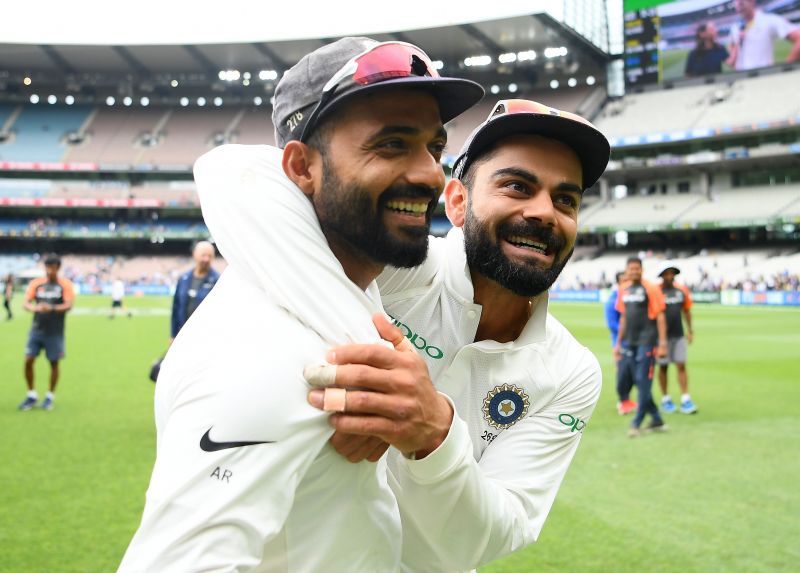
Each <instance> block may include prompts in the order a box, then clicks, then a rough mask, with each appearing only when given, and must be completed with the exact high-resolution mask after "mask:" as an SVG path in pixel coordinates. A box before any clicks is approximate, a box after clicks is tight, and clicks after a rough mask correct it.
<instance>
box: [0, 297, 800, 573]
mask: <svg viewBox="0 0 800 573" xmlns="http://www.w3.org/2000/svg"><path fill="white" fill-rule="evenodd" d="M20 298H21V297H20V296H17V298H16V300H15V303H17V317H16V318H15V319H14V320H13V321H11V322H0V348H2V349H3V352H2V354H0V380H2V384H0V427H2V436H3V439H2V441H0V460H2V463H0V483H2V488H1V489H0V514H2V518H0V572H14V573H68V572H75V573H77V572H80V573H87V572H110V571H114V570H116V566H117V565H118V563H119V561H120V559H121V557H122V554H123V552H124V551H125V548H126V546H127V544H128V542H129V540H130V538H131V536H132V535H133V532H134V531H135V529H136V527H137V525H138V522H139V518H140V516H141V511H142V507H143V502H144V492H145V489H146V487H147V483H148V480H149V475H150V470H151V467H152V463H153V459H154V445H155V444H154V435H155V434H154V428H153V422H152V394H153V384H152V383H151V382H150V381H149V380H148V379H147V377H146V374H147V371H148V369H149V366H150V363H151V362H152V360H153V359H155V358H156V357H157V356H158V355H159V354H160V353H161V352H162V351H163V350H164V348H165V346H166V342H167V335H168V327H167V324H168V316H167V310H168V307H169V300H168V299H165V298H146V299H138V300H132V301H130V304H131V306H132V307H133V308H135V310H136V311H138V312H140V313H141V314H137V315H136V316H134V318H132V319H127V318H124V317H118V318H117V319H115V320H113V321H112V320H109V319H108V318H107V317H106V315H105V314H103V313H105V310H106V308H107V307H108V305H109V301H108V299H105V298H93V297H83V298H81V299H79V302H78V306H77V308H76V310H75V312H74V313H73V314H72V315H71V316H69V318H68V325H67V333H68V336H67V353H68V359H67V360H66V361H65V362H64V363H63V375H62V381H61V385H60V387H59V392H58V393H57V400H56V407H55V409H54V410H53V411H51V412H45V411H42V410H34V411H30V412H18V411H17V410H16V406H17V404H18V403H19V402H20V401H21V400H22V398H23V396H24V382H23V378H22V353H23V348H24V342H25V335H26V332H27V328H28V326H29V324H30V316H29V315H27V314H26V313H24V312H22V311H21V310H20V309H19V308H18V307H19V303H20V300H19V299H20ZM552 310H553V312H554V314H555V315H556V316H557V317H559V318H560V319H561V320H562V321H563V322H564V323H565V324H566V325H567V326H568V327H569V328H570V329H571V330H572V331H573V333H575V335H576V336H577V337H578V338H579V339H580V340H581V341H582V342H584V343H585V344H586V345H588V346H589V347H590V348H592V349H593V350H594V351H595V353H596V354H597V356H598V358H599V359H600V361H601V364H602V365H603V370H604V374H605V382H604V388H603V393H602V396H601V399H600V403H599V405H598V407H597V411H596V412H595V415H594V417H593V418H592V421H591V422H590V424H589V426H588V427H587V429H586V433H585V436H584V439H583V444H582V445H581V448H580V450H579V451H578V454H577V456H576V458H575V461H574V463H573V464H572V467H571V468H570V471H569V473H568V474H567V477H566V480H565V482H564V484H563V486H562V488H561V491H560V493H559V495H558V498H557V500H556V503H555V505H554V507H553V510H552V512H551V514H550V517H549V519H548V521H547V524H546V525H545V528H544V531H543V532H542V535H541V537H540V539H539V542H538V543H537V544H535V545H533V546H531V547H529V548H528V549H526V550H524V551H522V552H520V553H518V554H516V555H512V556H510V557H508V558H507V559H505V560H502V561H499V562H497V563H494V564H491V565H489V566H487V567H484V568H483V569H482V572H487V573H488V572H492V573H500V572H528V571H537V572H553V573H556V572H558V573H563V572H564V571H581V572H598V573H599V572H603V573H607V572H637V573H638V572H641V571H647V572H648V573H656V572H673V571H680V572H682V573H689V572H720V571H730V572H740V571H746V572H748V573H755V572H767V571H787V572H788V571H797V570H798V568H800V543H798V541H797V540H798V537H799V536H800V520H798V518H797V516H798V514H800V487H798V485H797V476H798V475H800V455H798V454H800V447H798V444H799V443H800V442H798V432H799V431H800V421H798V407H797V405H798V404H799V403H800V374H798V373H799V372H800V309H772V308H726V307H709V306H696V307H695V325H696V336H697V339H696V342H695V344H694V345H693V346H692V347H691V348H690V367H689V374H690V385H691V389H692V394H693V397H694V399H695V401H696V402H697V404H698V406H699V408H700V413H699V414H697V415H695V416H682V415H679V414H674V415H672V416H671V417H669V418H668V423H669V424H670V428H671V429H670V432H669V433H667V434H664V435H648V436H645V437H642V438H639V439H637V440H630V439H628V438H627V437H626V435H625V430H626V427H627V422H628V421H629V419H627V418H626V419H623V418H621V417H620V416H618V415H617V414H616V412H615V409H614V403H615V393H614V381H613V372H612V362H611V355H610V348H609V340H608V335H607V333H606V330H605V327H604V325H603V319H602V309H601V307H600V306H599V305H590V304H561V305H553V309H552ZM37 377H38V378H37V380H38V384H37V386H38V388H39V390H40V393H41V392H42V391H44V389H45V380H46V378H47V367H46V364H45V361H44V359H43V358H40V360H39V362H38V364H37ZM671 387H672V388H673V389H674V390H675V391H673V397H676V395H677V384H676V383H675V382H674V380H673V381H671Z"/></svg>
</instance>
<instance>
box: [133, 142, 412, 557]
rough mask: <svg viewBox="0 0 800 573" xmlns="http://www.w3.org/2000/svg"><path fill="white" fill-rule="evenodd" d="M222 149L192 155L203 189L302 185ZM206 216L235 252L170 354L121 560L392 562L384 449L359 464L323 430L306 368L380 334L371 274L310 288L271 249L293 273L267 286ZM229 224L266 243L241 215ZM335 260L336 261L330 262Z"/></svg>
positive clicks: (397, 541) (394, 542)
mask: <svg viewBox="0 0 800 573" xmlns="http://www.w3.org/2000/svg"><path fill="white" fill-rule="evenodd" d="M214 157H216V156H214ZM222 160H223V161H222V163H221V164H220V163H214V162H213V161H210V160H208V158H206V159H201V160H200V161H199V162H198V164H197V165H196V167H195V174H196V178H197V183H198V190H199V193H200V196H201V198H203V197H205V196H206V195H208V194H212V195H213V194H221V193H225V192H226V190H227V189H236V190H237V192H241V193H244V194H245V196H249V194H252V193H255V192H263V193H268V192H275V193H276V196H278V197H287V201H289V202H290V203H291V202H292V201H293V200H294V199H296V198H293V197H292V195H291V193H293V192H295V191H296V192H298V193H299V190H297V189H296V188H293V189H289V190H288V191H286V190H281V192H278V191H275V190H274V187H275V186H274V185H273V188H271V189H263V188H260V187H258V186H257V183H258V182H260V181H261V180H262V179H263V177H262V176H261V175H263V174H261V175H258V170H259V167H258V166H255V167H251V166H245V165H242V164H241V163H240V164H235V163H234V162H232V161H228V158H225V157H223V158H222ZM253 185H256V186H255V187H254V186H253ZM223 202H224V201H223ZM293 205H295V206H297V207H298V211H297V212H295V215H297V216H298V217H300V219H302V218H303V217H311V218H312V219H313V220H316V219H315V217H314V215H313V210H312V209H311V206H310V203H308V201H307V200H306V199H305V198H304V197H301V198H299V201H294V203H293ZM248 214H249V213H246V214H245V215H248ZM206 221H207V222H208V223H209V227H210V228H211V229H212V232H214V235H215V236H217V237H218V240H219V239H223V240H222V241H221V242H220V244H219V246H220V250H221V252H222V254H223V255H224V256H225V257H226V258H227V257H230V258H229V259H228V260H229V261H230V262H231V264H230V265H229V267H228V269H226V270H225V272H224V273H223V274H222V277H221V278H220V280H219V282H218V283H217V285H216V286H215V288H214V290H213V291H212V292H211V293H210V294H209V295H208V297H207V298H206V299H205V300H204V301H203V303H202V304H201V305H200V306H199V307H198V309H197V310H196V311H195V312H194V313H193V314H192V316H191V318H190V319H189V320H188V322H187V323H186V325H185V326H184V327H183V328H182V329H181V332H180V334H179V335H178V337H177V338H176V339H175V342H174V343H173V345H172V346H171V348H170V350H169V352H168V354H167V357H166V359H165V360H164V362H163V364H162V367H161V373H160V375H159V379H158V383H157V385H156V394H155V419H156V428H157V459H156V463H155V467H154V469H153V474H152V478H151V481H150V487H149V489H148V490H147V498H146V505H145V509H144V515H143V517H142V522H141V525H140V527H139V529H138V531H137V532H136V535H135V536H134V538H133V540H132V541H131V544H130V546H129V547H128V550H127V552H126V554H125V557H124V559H123V561H122V564H121V566H120V569H119V571H121V572H125V573H128V572H141V573H155V572H160V571H163V572H168V573H173V572H181V573H189V572H195V571H196V572H200V571H203V572H207V571H215V572H237V573H238V572H245V571H247V572H267V571H269V572H270V573H272V572H283V571H290V572H315V571H330V572H343V573H345V572H353V571H365V572H366V571H381V572H383V571H396V570H397V569H398V568H399V559H400V545H401V538H402V533H401V526H400V517H399V512H398V508H397V503H396V501H395V498H394V495H393V494H392V492H391V490H390V489H389V486H388V483H387V479H386V461H385V459H384V460H382V461H381V462H379V463H378V464H370V463H361V464H351V463H349V462H348V461H347V460H346V459H344V458H342V457H341V456H339V455H338V454H337V453H336V452H335V451H334V450H333V449H332V448H331V447H330V445H329V444H328V439H329V438H330V436H331V434H332V432H333V429H332V428H331V427H330V425H329V424H328V421H327V417H328V416H327V414H326V413H324V412H321V411H320V410H317V409H315V408H313V407H311V406H310V405H309V404H308V402H307V394H308V391H309V389H310V387H309V386H308V384H307V383H306V382H305V380H304V378H303V369H304V367H305V366H306V365H307V364H312V363H320V362H321V361H323V360H324V356H325V353H326V352H327V351H328V349H329V348H330V347H331V346H334V345H337V344H343V343H346V342H354V341H360V342H376V341H377V340H378V336H377V333H376V332H375V329H374V326H373V325H372V323H371V318H370V317H371V315H372V313H374V312H380V311H381V307H380V302H379V295H378V292H377V289H376V287H375V286H374V283H373V285H372V286H371V287H370V289H368V292H366V293H365V292H364V291H361V290H360V289H358V288H357V287H355V288H354V289H353V288H351V286H352V287H354V286H355V285H352V283H350V285H348V284H347V282H349V281H347V282H345V281H346V277H345V276H344V273H343V271H342V270H341V267H339V269H338V272H340V273H341V277H340V280H338V281H331V280H330V279H329V278H328V279H327V281H328V282H330V283H334V282H335V283H336V284H332V286H331V288H330V289H329V290H328V292H327V295H329V296H330V298H328V297H326V293H325V292H315V296H314V297H313V298H306V297H307V294H308V292H307V291H306V290H304V287H307V288H308V289H311V288H312V287H314V289H313V290H316V287H317V286H318V285H316V284H309V285H298V284H290V283H288V282H287V281H288V280H290V274H289V273H287V272H286V269H284V268H281V261H277V260H276V261H272V262H270V265H269V266H270V268H271V269H272V270H273V271H275V272H276V273H278V274H277V275H276V276H278V277H281V276H285V277H286V279H285V280H279V281H277V283H275V284H269V285H266V286H259V285H257V284H256V283H255V282H254V280H251V279H253V277H251V276H248V275H247V274H246V273H244V272H240V271H239V269H238V268H237V264H236V262H237V260H238V259H237V257H236V256H235V253H233V252H231V251H229V249H228V244H229V243H232V244H234V245H236V242H235V240H233V239H232V238H231V237H227V236H226V235H225V233H224V231H223V230H219V229H218V228H217V226H216V222H217V220H216V219H215V218H214V216H213V215H212V216H211V217H208V218H207V219H206ZM238 222H239V221H233V223H238ZM254 222H257V223H258V224H257V225H256V231H257V232H262V231H263V229H264V227H262V225H263V226H265V227H266V228H267V229H269V230H275V231H278V228H279V225H277V224H276V221H274V220H273V219H272V218H271V214H270V213H269V212H266V213H265V212H261V213H259V214H258V219H257V220H254ZM309 228H310V227H309ZM218 230H219V233H218V232H217V231H218ZM242 232H243V229H242ZM315 233H318V234H319V236H321V231H319V230H318V229H317V230H316V231H314V230H311V231H309V232H308V233H306V235H302V234H295V236H294V244H295V247H296V248H298V249H299V250H300V252H302V250H303V244H304V240H313V241H317V242H319V237H318V236H316V235H315ZM234 235H235V236H236V237H237V238H244V239H247V240H246V241H245V242H244V243H243V244H245V245H247V244H250V245H251V246H252V247H254V248H255V247H257V243H258V240H254V241H253V242H252V243H249V240H250V239H253V237H247V236H243V235H242V233H240V231H239V229H238V228H237V227H236V226H234ZM225 238H227V239H231V240H230V241H225V240H224V239H225ZM269 239H270V236H269V231H268V232H267V234H266V235H265V237H264V240H266V241H269ZM322 241H323V242H324V238H323V239H322ZM247 254H248V256H259V255H260V253H259V252H258V251H257V250H252V251H251V250H248V251H247ZM265 254H266V253H265ZM328 256H330V257H332V256H333V255H332V254H329V255H328ZM334 260H335V259H334ZM295 263H296V258H294V257H293V258H291V260H290V261H289V263H288V264H289V266H294V265H295ZM329 270H330V271H331V272H333V273H336V272H337V271H336V267H335V265H331V266H330V267H329ZM317 276H318V277H321V276H322V273H321V272H320V273H318V275H317ZM353 291H355V292H353ZM333 305H335V306H337V308H339V309H341V310H342V312H345V313H347V315H348V316H349V319H348V320H345V321H343V322H340V323H338V324H332V325H323V326H321V327H319V328H317V329H315V328H313V327H311V326H309V323H308V322H307V321H306V317H307V316H311V317H313V316H315V315H316V313H317V311H318V310H319V308H325V307H328V306H333ZM243 442H245V443H243Z"/></svg>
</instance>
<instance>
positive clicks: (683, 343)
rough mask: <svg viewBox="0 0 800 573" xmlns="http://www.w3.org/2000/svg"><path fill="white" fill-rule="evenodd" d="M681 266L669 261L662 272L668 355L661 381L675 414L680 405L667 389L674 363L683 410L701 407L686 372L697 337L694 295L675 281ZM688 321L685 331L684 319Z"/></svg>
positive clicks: (661, 363)
mask: <svg viewBox="0 0 800 573" xmlns="http://www.w3.org/2000/svg"><path fill="white" fill-rule="evenodd" d="M680 272H681V271H680V269H679V268H678V267H676V266H675V265H673V264H670V263H667V264H666V265H665V266H664V268H663V269H662V270H661V272H660V273H659V275H658V276H659V277H661V292H662V293H663V295H664V303H665V304H666V310H665V311H664V315H665V317H666V321H667V355H666V356H664V357H663V358H659V359H658V385H659V386H660V387H661V394H662V397H661V408H662V409H663V410H664V412H666V413H667V414H672V413H673V412H675V410H676V409H677V408H676V406H675V404H674V403H673V402H672V398H670V396H669V392H668V391H667V369H668V368H669V365H670V364H674V365H675V367H676V368H677V369H678V386H680V389H681V408H680V411H681V413H682V414H695V413H696V412H697V407H696V406H695V405H694V402H692V397H691V396H690V395H689V382H688V376H687V374H686V355H687V353H688V348H689V344H691V343H692V340H693V339H694V330H693V328H692V311H691V308H692V295H691V294H690V293H689V289H688V288H686V287H685V286H684V285H682V284H678V283H676V282H675V275H677V274H678V273H680ZM684 321H685V322H686V331H685V333H684V328H683V323H684Z"/></svg>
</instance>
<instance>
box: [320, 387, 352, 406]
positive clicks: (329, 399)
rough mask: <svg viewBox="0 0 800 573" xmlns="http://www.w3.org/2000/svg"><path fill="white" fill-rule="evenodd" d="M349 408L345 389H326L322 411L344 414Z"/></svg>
mask: <svg viewBox="0 0 800 573" xmlns="http://www.w3.org/2000/svg"><path fill="white" fill-rule="evenodd" d="M346 407H347V390H345V389H344V388H325V395H324V397H323V399H322V409H323V410H325V411H326V412H344V411H345V408H346Z"/></svg>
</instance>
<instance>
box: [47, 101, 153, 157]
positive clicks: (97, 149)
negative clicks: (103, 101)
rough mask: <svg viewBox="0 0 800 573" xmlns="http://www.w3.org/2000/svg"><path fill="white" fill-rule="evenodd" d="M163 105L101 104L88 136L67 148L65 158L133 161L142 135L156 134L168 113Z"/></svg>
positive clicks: (139, 146)
mask: <svg viewBox="0 0 800 573" xmlns="http://www.w3.org/2000/svg"><path fill="white" fill-rule="evenodd" d="M165 113H166V110H165V109H163V108H160V109H159V108H123V109H112V108H97V109H95V113H94V115H93V118H92V119H91V122H90V123H89V125H88V126H87V128H86V130H85V131H86V138H85V140H84V141H83V142H82V143H80V144H78V145H75V146H72V147H70V148H68V149H67V150H65V152H64V154H63V156H62V159H63V161H65V162H67V161H68V162H73V161H74V162H91V163H98V164H110V165H115V164H116V165H133V164H134V163H135V162H136V156H137V154H138V152H139V151H140V149H141V143H140V142H141V139H142V136H143V135H145V134H152V133H153V132H154V131H155V130H156V127H157V126H158V124H159V120H160V119H161V118H162V117H163V116H164V114H165Z"/></svg>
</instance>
